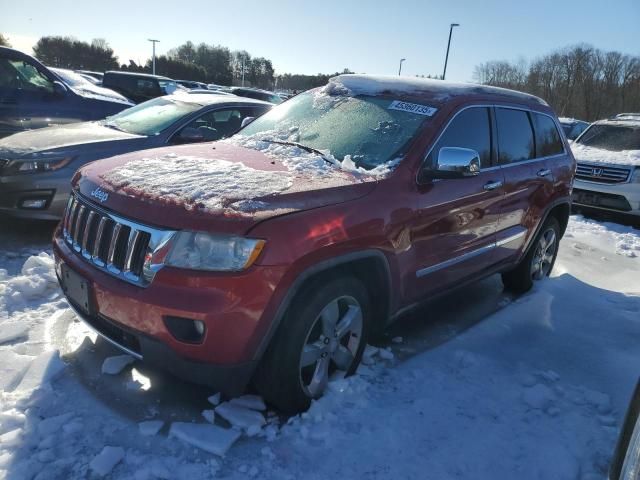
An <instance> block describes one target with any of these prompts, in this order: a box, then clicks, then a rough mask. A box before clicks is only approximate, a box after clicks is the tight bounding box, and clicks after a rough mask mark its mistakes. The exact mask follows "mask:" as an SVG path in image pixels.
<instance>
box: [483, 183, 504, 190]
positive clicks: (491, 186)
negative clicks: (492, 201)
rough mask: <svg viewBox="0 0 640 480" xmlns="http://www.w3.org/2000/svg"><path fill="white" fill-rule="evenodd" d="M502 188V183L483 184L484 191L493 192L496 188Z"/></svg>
mask: <svg viewBox="0 0 640 480" xmlns="http://www.w3.org/2000/svg"><path fill="white" fill-rule="evenodd" d="M501 186H502V182H489V183H485V185H484V187H482V188H484V189H485V190H495V189H496V188H500V187H501Z"/></svg>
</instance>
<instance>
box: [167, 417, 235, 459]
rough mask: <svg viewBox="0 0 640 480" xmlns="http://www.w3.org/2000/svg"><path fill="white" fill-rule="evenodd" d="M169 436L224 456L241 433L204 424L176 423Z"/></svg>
mask: <svg viewBox="0 0 640 480" xmlns="http://www.w3.org/2000/svg"><path fill="white" fill-rule="evenodd" d="M169 435H170V436H174V437H177V438H179V439H180V440H182V441H183V442H186V443H188V444H190V445H193V446H194V447H198V448H200V449H202V450H204V451H205V452H209V453H213V454H215V455H219V456H223V455H224V454H225V453H227V451H228V450H229V448H231V445H233V444H234V442H235V441H236V440H237V439H238V438H239V437H240V432H239V431H237V430H233V429H226V428H221V427H218V426H217V425H209V424H204V423H184V422H174V423H172V424H171V429H170V430H169Z"/></svg>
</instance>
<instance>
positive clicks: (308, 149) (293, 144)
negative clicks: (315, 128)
mask: <svg viewBox="0 0 640 480" xmlns="http://www.w3.org/2000/svg"><path fill="white" fill-rule="evenodd" d="M260 141H261V142H268V143H277V144H278V145H288V146H290V147H298V148H301V149H302V150H304V151H305V152H309V153H315V154H316V155H319V156H320V158H322V159H323V160H324V161H325V162H327V163H330V164H331V165H337V163H336V162H334V161H333V160H330V159H328V158H327V157H326V156H325V154H324V153H322V152H321V151H320V150H318V149H317V148H313V147H309V146H307V145H303V144H302V143H298V142H285V141H284V140H269V139H267V138H261V139H260ZM338 163H339V162H338Z"/></svg>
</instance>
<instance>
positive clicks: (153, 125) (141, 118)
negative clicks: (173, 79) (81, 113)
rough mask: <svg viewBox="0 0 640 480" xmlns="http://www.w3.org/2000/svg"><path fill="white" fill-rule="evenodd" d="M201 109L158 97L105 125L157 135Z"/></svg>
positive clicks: (105, 122)
mask: <svg viewBox="0 0 640 480" xmlns="http://www.w3.org/2000/svg"><path fill="white" fill-rule="evenodd" d="M200 108H202V107H201V106H200V105H198V104H195V103H188V102H182V101H179V100H176V99H168V98H163V97H158V98H154V99H153V100H149V101H148V102H144V103H141V104H139V105H136V106H135V107H132V108H128V109H127V110H124V111H122V112H120V113H118V114H116V115H113V116H111V117H109V118H107V119H106V120H105V121H104V125H106V126H107V127H112V128H116V129H118V130H122V131H124V132H128V133H134V134H137V135H157V134H158V133H160V132H162V131H163V130H165V129H166V128H168V127H169V126H171V125H172V124H173V123H174V122H176V121H177V120H179V119H181V118H183V117H184V116H185V115H188V114H189V113H192V112H195V111H196V110H198V109H200Z"/></svg>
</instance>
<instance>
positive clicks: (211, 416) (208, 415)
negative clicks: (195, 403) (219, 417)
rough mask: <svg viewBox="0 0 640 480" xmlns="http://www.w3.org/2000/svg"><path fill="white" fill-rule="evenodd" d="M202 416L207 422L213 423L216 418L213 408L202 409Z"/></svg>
mask: <svg viewBox="0 0 640 480" xmlns="http://www.w3.org/2000/svg"><path fill="white" fill-rule="evenodd" d="M202 416H203V417H204V419H205V420H206V421H207V422H209V423H213V422H214V421H215V420H216V412H215V410H203V411H202Z"/></svg>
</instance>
